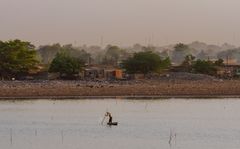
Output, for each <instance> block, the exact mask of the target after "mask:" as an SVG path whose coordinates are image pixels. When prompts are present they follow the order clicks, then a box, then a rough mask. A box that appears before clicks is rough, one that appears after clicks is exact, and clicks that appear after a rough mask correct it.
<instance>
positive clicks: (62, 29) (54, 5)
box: [0, 0, 240, 45]
mask: <svg viewBox="0 0 240 149" xmlns="http://www.w3.org/2000/svg"><path fill="white" fill-rule="evenodd" d="M101 37H102V39H103V44H107V43H112V44H117V45H132V44H134V43H141V44H147V43H149V42H150V43H151V44H154V45H166V44H170V43H176V42H184V43H188V42H191V41H195V40H199V41H204V42H207V43H212V44H222V43H224V42H229V43H231V44H235V45H240V0H0V40H9V39H15V38H20V39H23V40H29V41H31V42H33V43H34V44H37V45H39V44H50V43H55V42H60V43H62V44H65V43H73V44H74V43H75V44H77V45H82V44H99V45H100V44H101Z"/></svg>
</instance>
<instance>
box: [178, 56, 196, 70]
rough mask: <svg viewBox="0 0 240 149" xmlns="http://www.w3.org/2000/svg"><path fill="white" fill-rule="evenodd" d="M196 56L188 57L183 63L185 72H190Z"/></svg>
mask: <svg viewBox="0 0 240 149" xmlns="http://www.w3.org/2000/svg"><path fill="white" fill-rule="evenodd" d="M194 60H195V56H193V55H191V54H190V55H187V56H186V57H185V59H184V61H183V62H182V64H181V66H182V67H183V68H184V69H185V71H187V72H190V71H191V69H192V65H193V63H194Z"/></svg>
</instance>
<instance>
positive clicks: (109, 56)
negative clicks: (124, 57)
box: [103, 45, 121, 65]
mask: <svg viewBox="0 0 240 149" xmlns="http://www.w3.org/2000/svg"><path fill="white" fill-rule="evenodd" d="M120 54H121V50H120V48H119V47H118V46H112V45H108V46H107V51H106V54H105V57H104V58H103V63H104V64H113V65H117V62H118V60H119V58H120Z"/></svg>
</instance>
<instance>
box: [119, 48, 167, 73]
mask: <svg viewBox="0 0 240 149" xmlns="http://www.w3.org/2000/svg"><path fill="white" fill-rule="evenodd" d="M161 64H162V65H161ZM168 64H169V59H166V60H165V62H164V63H163V61H162V60H161V58H160V56H159V55H157V54H155V53H153V52H152V51H146V52H138V53H135V54H134V56H133V57H131V58H128V59H127V60H125V61H123V63H122V67H123V68H124V69H126V71H127V72H128V73H130V74H133V73H143V74H147V73H150V72H158V71H159V70H160V69H161V68H162V67H161V66H163V67H166V65H168Z"/></svg>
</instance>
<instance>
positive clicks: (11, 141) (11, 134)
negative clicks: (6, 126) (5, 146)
mask: <svg viewBox="0 0 240 149" xmlns="http://www.w3.org/2000/svg"><path fill="white" fill-rule="evenodd" d="M10 144H11V145H12V144H13V133H12V128H11V129H10Z"/></svg>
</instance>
